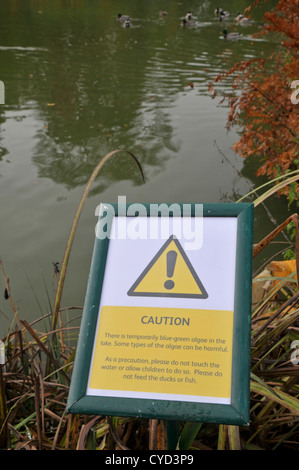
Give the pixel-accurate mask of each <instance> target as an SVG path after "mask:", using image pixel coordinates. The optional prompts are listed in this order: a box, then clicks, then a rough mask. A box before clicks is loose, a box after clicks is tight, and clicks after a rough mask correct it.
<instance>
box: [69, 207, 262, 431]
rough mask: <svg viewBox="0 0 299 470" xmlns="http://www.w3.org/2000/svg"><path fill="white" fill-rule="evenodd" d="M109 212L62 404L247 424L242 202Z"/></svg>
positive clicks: (248, 244) (246, 210)
mask: <svg viewBox="0 0 299 470" xmlns="http://www.w3.org/2000/svg"><path fill="white" fill-rule="evenodd" d="M114 207H115V206H113V208H114ZM108 209H109V208H108ZM108 209H107V208H106V209H105V210H106V212H107V211H108V212H107V214H108V215H107V216H106V215H105V214H106V213H105V212H104V210H103V218H104V221H105V222H106V225H103V224H102V225H101V227H102V226H107V233H108V235H109V240H106V239H105V238H98V235H97V239H96V242H95V248H94V254H93V260H92V264H91V271H90V278H89V283H88V289H87V294H86V300H85V306H84V314H83V319H82V327H81V331H80V340H79V342H78V348H77V354H76V360H75V364H74V371H73V375H72V384H71V389H70V394H69V400H68V410H69V411H70V412H71V413H84V414H93V415H104V416H106V415H108V416H109V415H116V416H140V417H142V416H143V417H149V418H160V419H172V420H174V419H178V420H187V421H193V420H194V421H200V422H204V421H208V422H209V421H210V422H216V423H224V424H226V423H227V424H236V425H244V424H248V422H249V392H250V318H251V303H250V300H251V275H252V270H251V259H252V221H253V207H252V206H251V205H250V204H249V205H248V204H245V205H242V204H241V205H239V204H228V205H225V204H224V205H221V204H220V205H218V204H217V205H210V204H208V205H204V207H203V210H202V214H203V215H198V214H197V213H196V211H195V207H194V205H192V207H191V208H190V210H189V212H188V214H184V215H182V216H181V217H179V216H177V215H173V214H172V215H173V216H172V215H171V216H170V215H169V212H166V209H165V211H163V213H162V212H161V217H160V216H156V215H151V214H150V212H146V214H143V213H141V212H140V213H141V214H142V215H140V217H139V216H138V217H137V216H136V215H135V214H136V206H135V205H134V204H132V205H129V206H128V211H129V209H130V211H129V212H128V214H127V215H125V214H124V213H123V210H122V207H121V208H119V209H117V211H116V212H113V211H112V209H111V211H110V212H109V210H108ZM133 209H134V210H133ZM167 209H169V207H168V206H167ZM149 210H150V207H148V208H147V211H149ZM108 216H109V217H108ZM105 217H107V218H105ZM197 219H200V224H198V223H197ZM99 233H102V232H101V231H100V230H97V234H99ZM103 233H105V231H104V230H103Z"/></svg>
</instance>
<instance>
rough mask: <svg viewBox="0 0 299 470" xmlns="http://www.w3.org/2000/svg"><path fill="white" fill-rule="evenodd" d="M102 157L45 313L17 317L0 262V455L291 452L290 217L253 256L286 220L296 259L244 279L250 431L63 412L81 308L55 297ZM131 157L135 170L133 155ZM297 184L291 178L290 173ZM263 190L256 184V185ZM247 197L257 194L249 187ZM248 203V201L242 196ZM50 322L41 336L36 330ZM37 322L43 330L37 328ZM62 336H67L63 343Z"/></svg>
mask: <svg viewBox="0 0 299 470" xmlns="http://www.w3.org/2000/svg"><path fill="white" fill-rule="evenodd" d="M118 152H119V151H114V152H111V153H110V154H108V155H106V157H104V159H103V160H101V162H99V164H98V165H97V167H96V168H95V170H94V172H93V174H92V175H91V177H90V179H89V181H88V183H87V185H86V188H85V190H84V193H83V196H82V199H81V201H80V204H79V206H78V210H77V212H76V215H75V218H74V221H73V224H72V227H71V230H70V235H69V238H68V242H67V246H66V250H65V254H64V258H63V262H62V269H61V272H60V277H59V280H58V283H57V291H56V296H55V304H54V309H53V311H51V312H49V314H47V315H45V316H43V317H41V318H39V319H37V320H35V321H34V322H32V323H31V324H29V323H28V322H26V321H24V320H21V319H20V317H19V315H18V313H17V311H16V309H15V307H14V302H13V298H12V296H11V292H10V289H9V282H8V279H7V277H6V274H5V272H4V267H3V264H2V263H1V271H2V275H3V278H4V280H5V282H6V289H7V295H8V296H9V299H10V303H11V308H12V312H13V315H14V320H15V327H14V328H13V329H10V331H9V332H8V334H7V336H6V337H5V338H3V343H4V345H5V352H6V356H5V364H2V365H0V448H2V449H13V450H19V449H27V450H33V449H49V450H55V449H61V450H73V449H78V450H80V449H82V450H83V449H98V450H115V449H120V450H127V449H132V450H147V449H161V450H163V449H167V447H169V446H170V440H172V443H171V447H172V448H177V449H181V450H186V449H201V450H211V449H213V450H215V449H218V450H224V449H233V450H239V449H246V450H251V449H253V450H255V449H271V450H276V449H289V450H297V449H298V436H299V399H298V393H299V388H298V369H299V366H298V360H297V359H298V356H297V355H296V352H297V350H296V345H297V342H296V341H297V340H298V339H299V336H298V327H299V325H298V313H299V289H298V261H299V251H298V250H299V235H298V216H297V214H293V215H292V216H291V217H287V218H286V220H285V221H283V222H282V224H281V225H280V226H279V227H277V229H275V230H274V231H273V232H271V234H269V235H268V236H267V237H265V238H264V239H263V240H261V241H260V242H259V243H258V244H257V245H255V246H254V250H253V253H254V257H255V256H258V255H259V253H260V252H261V251H262V250H263V248H264V247H265V246H267V244H269V243H271V241H273V240H274V238H275V237H276V236H277V235H278V234H279V233H280V232H281V231H282V230H283V229H284V227H285V226H286V225H287V223H289V222H290V221H293V222H294V223H295V226H296V228H297V233H296V240H295V253H296V260H294V263H293V264H291V266H292V269H291V270H289V272H288V273H287V274H286V273H283V274H277V272H276V271H275V270H272V271H271V268H270V267H269V264H268V265H267V266H266V267H265V269H264V270H263V271H262V272H259V273H258V274H257V275H255V276H254V278H253V291H254V292H255V293H256V292H257V294H258V295H256V298H255V302H254V304H253V306H252V350H251V393H250V425H249V426H248V427H238V426H230V425H225V424H223V425H215V424H209V423H188V422H187V423H185V422H176V423H175V426H176V432H175V433H173V434H172V435H171V432H170V430H169V427H168V423H165V422H164V421H163V420H158V419H151V420H148V419H141V418H134V417H132V418H122V417H109V416H89V415H88V416H86V415H70V414H66V403H67V397H68V392H69V384H70V378H71V374H72V367H73V360H74V354H75V345H76V337H77V334H78V327H77V326H75V325H74V323H73V322H74V320H75V318H76V316H75V317H74V318H73V320H72V321H68V317H69V312H71V313H74V314H76V313H79V315H80V314H81V307H72V308H61V296H62V293H63V285H64V280H65V276H66V272H67V265H68V260H69V257H70V252H71V247H72V243H73V239H74V236H75V232H76V227H77V224H78V221H79V217H80V214H81V212H82V209H83V206H84V202H85V200H86V197H87V195H88V191H89V189H90V187H91V185H92V183H93V181H94V180H95V178H96V176H97V175H98V173H99V171H100V170H101V168H102V167H103V165H104V163H105V162H106V161H108V160H109V159H110V158H111V157H112V156H113V155H115V154H116V153H118ZM130 155H131V156H132V157H133V158H134V160H135V161H136V163H137V164H138V167H139V170H140V172H141V175H142V177H143V173H142V168H141V166H140V164H139V162H138V160H137V159H136V157H134V155H133V154H131V153H130ZM291 178H292V181H294V178H296V179H299V171H298V172H295V173H294V174H292V176H291ZM289 183H290V176H289V175H286V177H285V178H282V181H279V183H278V182H277V181H274V182H272V186H271V188H270V189H268V190H267V191H266V192H264V193H263V194H262V195H261V196H259V197H258V198H256V200H255V201H254V204H255V205H256V206H257V205H258V204H260V203H261V202H262V201H263V202H264V201H265V200H266V199H267V198H268V197H272V196H273V195H274V194H275V192H276V191H277V190H279V189H281V188H282V187H283V186H284V185H287V184H289ZM261 189H262V190H264V187H262V188H261ZM255 191H256V190H255ZM249 196H251V195H249ZM45 320H49V322H50V323H49V324H50V325H51V328H50V331H48V332H45V331H44V322H45ZM40 325H42V327H40ZM70 338H71V339H72V338H74V341H71V340H70Z"/></svg>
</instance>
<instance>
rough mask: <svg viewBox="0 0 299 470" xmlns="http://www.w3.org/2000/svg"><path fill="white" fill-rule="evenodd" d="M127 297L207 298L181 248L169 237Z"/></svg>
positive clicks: (177, 242)
mask: <svg viewBox="0 0 299 470" xmlns="http://www.w3.org/2000/svg"><path fill="white" fill-rule="evenodd" d="M128 295H129V296H133V295H136V296H144V297H182V298H186V297H188V298H197V299H198V298H200V299H206V298H207V297H208V294H207V291H206V290H205V288H204V286H203V285H202V283H201V281H200V279H199V277H198V276H197V274H196V272H195V270H194V268H193V266H192V264H191V262H190V260H189V258H188V257H187V255H186V253H185V251H184V250H183V248H182V246H181V244H180V243H179V241H178V240H177V238H175V236H174V235H172V236H171V237H170V238H169V239H168V240H167V242H166V243H165V244H164V245H163V246H162V248H161V249H160V250H159V251H158V253H157V254H156V255H155V256H154V258H153V259H152V260H151V262H150V263H149V264H148V266H147V267H146V268H145V270H144V271H143V272H142V273H141V275H140V276H139V277H138V279H137V280H136V281H135V282H134V284H133V285H132V287H131V288H130V289H129V291H128Z"/></svg>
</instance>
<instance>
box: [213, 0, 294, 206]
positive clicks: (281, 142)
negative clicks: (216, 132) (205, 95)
mask: <svg viewBox="0 0 299 470" xmlns="http://www.w3.org/2000/svg"><path fill="white" fill-rule="evenodd" d="M259 1H260V0H256V1H255V2H254V5H257V4H258V3H259ZM251 8H252V7H249V8H248V9H247V14H248V13H249V12H250V10H251ZM273 33H274V34H275V35H279V39H280V44H278V45H277V47H276V50H275V52H274V53H273V54H272V55H271V57H268V58H266V59H265V58H263V59H253V60H247V61H243V62H241V63H238V64H236V65H235V66H234V67H233V68H231V69H230V70H229V71H228V72H227V73H226V74H225V75H224V76H223V75H222V76H218V77H217V78H216V82H217V81H219V80H222V79H223V78H224V77H231V78H232V81H233V82H232V87H233V94H232V95H231V96H230V97H229V106H230V112H229V115H228V122H227V127H228V129H230V128H231V126H233V125H236V124H237V125H239V126H241V128H242V134H241V137H240V140H239V141H238V142H237V143H236V144H235V145H234V147H233V148H234V150H235V151H236V152H238V153H239V154H240V155H241V156H243V157H249V156H254V157H256V158H258V160H259V162H260V165H259V169H258V172H257V174H258V175H267V177H268V178H270V179H272V178H274V177H277V176H280V175H281V174H285V173H286V172H288V171H291V170H296V169H297V168H298V167H299V0H287V1H285V0H279V1H278V3H277V5H276V7H275V9H274V10H273V11H271V12H266V13H265V24H264V27H263V30H262V31H261V32H260V33H258V34H263V35H269V34H273ZM268 37H269V36H268ZM297 80H298V81H297ZM296 81H297V82H296ZM292 86H293V87H294V86H295V87H296V88H297V90H296V88H295V89H293V88H292ZM292 96H293V99H291V97H292ZM296 98H297V99H296ZM285 192H286V194H287V195H288V197H289V198H290V199H291V201H293V200H294V199H295V200H297V201H298V194H299V185H298V184H297V186H292V187H291V188H287V189H286V190H285Z"/></svg>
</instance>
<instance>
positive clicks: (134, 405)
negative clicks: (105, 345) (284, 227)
mask: <svg viewBox="0 0 299 470" xmlns="http://www.w3.org/2000/svg"><path fill="white" fill-rule="evenodd" d="M111 206H113V207H114V209H115V212H114V213H113V214H111V218H112V217H114V216H115V217H117V216H118V215H119V214H118V213H117V210H118V207H117V205H116V204H112V205H111ZM129 206H130V204H128V205H127V206H126V207H127V208H128V207H129ZM164 206H167V207H169V206H170V204H168V205H167V204H164ZM194 206H195V205H194V204H191V214H190V215H191V217H194V216H195V210H194ZM145 207H146V210H147V215H148V217H149V216H150V204H146V205H145ZM164 215H165V216H166V215H167V216H168V217H169V211H165V214H163V212H162V214H161V217H163V216H164ZM203 217H222V218H223V217H236V218H237V243H236V266H235V296H234V321H233V352H232V375H231V403H230V404H218V403H217V404H213V403H199V402H192V403H191V402H186V401H169V400H160V399H159V400H153V399H143V398H142V399H140V398H128V397H106V396H105V397H102V396H90V395H87V394H86V390H87V384H88V377H89V369H90V364H91V360H92V351H93V344H94V339H95V334H96V325H97V319H98V315H99V305H100V298H101V290H102V285H103V280H104V276H105V266H106V259H107V253H108V247H109V237H107V238H105V239H102V240H100V239H98V238H95V244H94V251H93V256H92V262H91V268H90V275H89V280H88V286H87V292H86V298H85V304H84V310H83V315H82V321H81V327H80V334H79V339H78V345H77V351H76V358H75V363H74V368H73V374H72V380H71V386H70V392H69V397H68V403H67V411H68V412H69V413H74V414H93V415H99V414H102V415H108V416H110V415H114V416H130V417H146V418H160V419H166V420H182V421H197V422H210V423H219V424H233V425H248V424H249V393H250V324H251V286H252V243H253V217H254V207H253V204H250V203H248V204H247V203H223V204H220V203H219V204H203Z"/></svg>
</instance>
